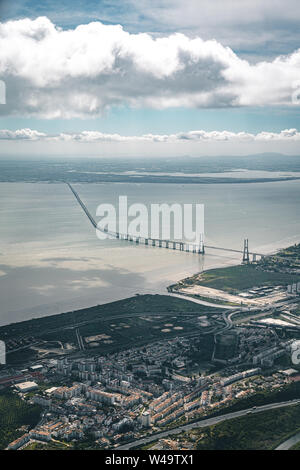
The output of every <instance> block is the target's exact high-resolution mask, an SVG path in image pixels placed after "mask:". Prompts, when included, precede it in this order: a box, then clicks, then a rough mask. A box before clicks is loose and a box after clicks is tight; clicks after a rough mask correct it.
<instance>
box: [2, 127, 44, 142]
mask: <svg viewBox="0 0 300 470" xmlns="http://www.w3.org/2000/svg"><path fill="white" fill-rule="evenodd" d="M43 137H46V134H44V133H43V132H39V131H35V130H32V129H18V130H16V131H11V130H8V129H0V140H39V139H42V138H43Z"/></svg>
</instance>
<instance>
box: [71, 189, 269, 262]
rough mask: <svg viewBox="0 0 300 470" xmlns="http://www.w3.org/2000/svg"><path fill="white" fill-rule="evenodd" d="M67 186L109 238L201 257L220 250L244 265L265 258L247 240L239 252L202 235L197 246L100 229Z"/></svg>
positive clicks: (93, 223) (77, 195) (78, 197)
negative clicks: (206, 242) (207, 240)
mask: <svg viewBox="0 0 300 470" xmlns="http://www.w3.org/2000/svg"><path fill="white" fill-rule="evenodd" d="M67 185H68V187H69V188H70V190H71V191H72V193H73V195H74V196H75V198H76V200H77V202H78V204H79V205H80V206H81V208H82V210H83V211H84V212H85V214H86V216H87V217H88V218H89V220H90V222H91V224H92V225H93V227H94V228H95V229H96V230H99V231H101V232H102V233H106V234H107V235H108V236H110V237H112V238H116V239H119V240H125V241H127V242H131V243H136V244H144V245H148V246H153V247H159V248H167V249H171V250H179V251H185V252H189V253H198V254H201V255H204V254H205V250H206V249H210V250H220V251H225V252H231V253H240V254H242V259H243V262H244V263H248V262H249V261H250V256H252V260H253V261H256V260H257V257H260V258H263V257H264V256H265V255H264V254H261V253H255V252H250V251H249V248H248V239H247V238H246V239H245V240H244V248H243V250H237V249H233V248H225V247H220V246H211V245H205V246H204V237H203V234H200V240H199V243H198V244H195V243H189V242H184V241H177V240H164V239H160V238H150V237H142V236H135V235H130V234H128V233H120V232H112V231H110V230H108V229H107V228H100V227H99V225H98V224H97V222H96V221H95V219H94V218H93V216H92V215H91V213H90V212H89V210H88V208H87V207H86V205H85V204H84V203H83V201H82V200H81V198H80V196H79V194H78V193H77V191H75V189H74V188H73V187H72V186H71V184H70V183H67Z"/></svg>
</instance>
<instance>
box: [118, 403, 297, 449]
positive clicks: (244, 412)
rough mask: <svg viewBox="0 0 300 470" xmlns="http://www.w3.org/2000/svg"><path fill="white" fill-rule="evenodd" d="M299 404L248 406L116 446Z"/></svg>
mask: <svg viewBox="0 0 300 470" xmlns="http://www.w3.org/2000/svg"><path fill="white" fill-rule="evenodd" d="M298 404H300V399H295V400H290V401H285V402H279V403H271V404H269V405H263V406H258V407H257V408H255V409H253V408H248V409H247V410H240V411H235V412H233V413H228V414H225V415H220V416H216V417H214V418H208V419H204V420H202V421H197V422H194V423H190V424H184V425H181V426H178V427H177V428H174V429H170V430H168V431H163V432H160V433H157V434H153V435H152V436H147V437H144V438H141V439H138V440H136V441H133V442H129V443H128V444H124V445H121V446H118V447H116V449H118V450H129V449H132V448H136V447H139V446H144V445H147V444H149V443H150V442H153V441H157V440H158V439H161V438H163V437H168V436H172V435H176V434H180V433H181V432H183V431H189V430H191V429H195V428H204V427H206V426H212V425H214V424H218V423H221V422H223V421H227V420H230V419H234V418H239V417H240V416H247V415H248V414H250V413H251V414H256V413H261V412H262V411H268V410H274V409H277V408H283V407H286V406H292V405H298ZM299 434H300V433H299ZM299 439H300V437H299ZM281 445H282V444H281Z"/></svg>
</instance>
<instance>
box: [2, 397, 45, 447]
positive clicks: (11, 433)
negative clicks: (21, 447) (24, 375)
mask: <svg viewBox="0 0 300 470" xmlns="http://www.w3.org/2000/svg"><path fill="white" fill-rule="evenodd" d="M40 413H41V408H40V406H38V405H29V404H28V403H26V402H24V401H23V400H21V399H20V398H19V397H18V396H17V395H15V394H14V393H13V392H12V391H11V390H8V391H7V390H6V391H2V392H0V423H1V425H0V449H4V448H5V447H6V446H7V445H8V444H9V443H10V442H12V441H14V440H15V439H17V438H18V437H20V436H22V435H23V434H24V433H25V430H24V429H22V430H21V429H20V428H21V426H29V427H33V426H35V425H36V424H37V423H38V421H39V417H40Z"/></svg>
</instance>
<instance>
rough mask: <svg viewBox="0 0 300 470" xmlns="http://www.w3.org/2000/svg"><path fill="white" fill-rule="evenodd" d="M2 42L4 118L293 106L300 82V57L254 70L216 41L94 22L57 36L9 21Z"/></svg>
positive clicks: (47, 27) (42, 24)
mask: <svg viewBox="0 0 300 470" xmlns="http://www.w3.org/2000/svg"><path fill="white" fill-rule="evenodd" d="M0 43H1V48H0V77H1V78H2V79H3V80H4V81H5V82H6V85H7V105H5V106H2V107H1V113H2V114H14V115H27V116H28V115H31V116H37V117H46V118H59V117H64V118H73V117H86V116H96V115H99V114H100V113H101V112H103V110H105V109H107V108H109V107H110V106H112V105H129V106H132V107H141V106H146V107H152V108H156V109H163V108H168V107H179V106H180V107H231V106H257V105H292V95H293V92H294V91H295V90H294V88H295V83H297V80H299V78H300V50H297V51H295V52H294V53H293V54H291V55H288V56H280V57H278V58H276V59H275V60H274V61H272V62H259V63H257V64H255V65H251V64H249V63H248V62H247V61H246V60H242V59H241V58H239V57H238V56H237V55H236V54H234V52H233V51H232V50H231V49H230V48H228V47H224V46H223V45H222V44H220V43H218V42H217V41H214V40H207V41H204V40H202V39H201V38H199V37H196V38H194V39H190V38H188V37H187V36H185V35H184V34H172V35H170V36H168V37H158V38H154V37H152V36H151V35H149V34H145V33H144V34H129V33H128V32H126V31H124V30H123V28H122V27H121V26H108V25H103V24H101V23H99V22H94V23H90V24H86V25H80V26H78V27H77V28H75V29H73V30H62V29H60V28H58V27H56V26H55V25H54V24H53V23H52V22H51V21H50V20H49V19H47V18H46V17H40V18H37V19H36V20H30V19H24V20H19V21H9V22H7V23H2V24H0ZM274 77H276V78H275V79H274Z"/></svg>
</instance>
